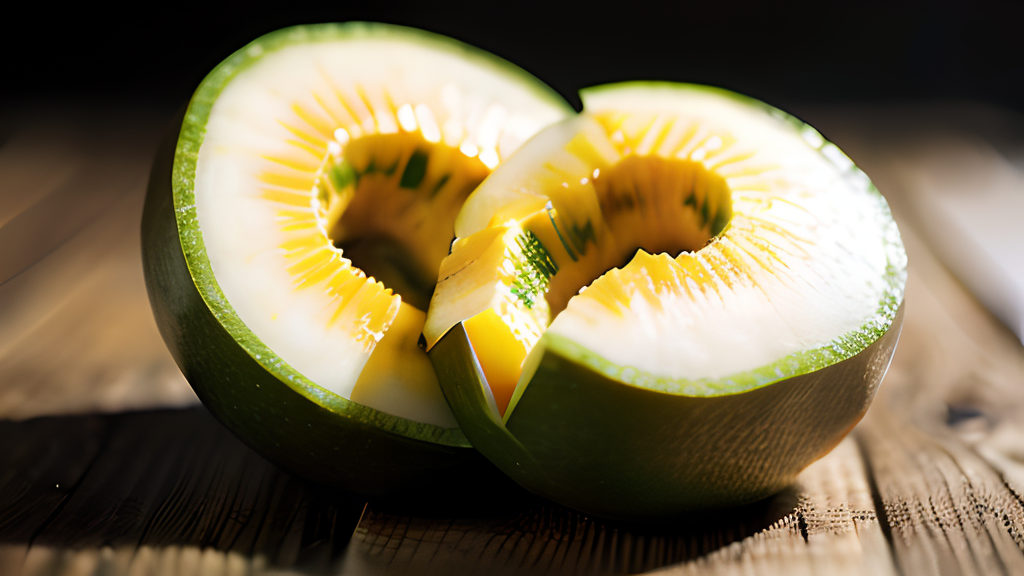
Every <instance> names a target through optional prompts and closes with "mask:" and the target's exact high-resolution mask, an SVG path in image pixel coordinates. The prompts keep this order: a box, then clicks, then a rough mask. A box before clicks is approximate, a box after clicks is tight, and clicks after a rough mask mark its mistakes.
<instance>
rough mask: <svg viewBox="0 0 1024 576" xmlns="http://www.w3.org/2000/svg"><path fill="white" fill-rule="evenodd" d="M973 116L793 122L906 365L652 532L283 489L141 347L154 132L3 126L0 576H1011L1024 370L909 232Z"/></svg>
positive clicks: (82, 125)
mask: <svg viewBox="0 0 1024 576" xmlns="http://www.w3.org/2000/svg"><path fill="white" fill-rule="evenodd" d="M971 110H973V109H971V108H963V107H959V108H958V107H955V106H953V107H948V108H947V109H940V112H943V114H940V115H934V114H933V115H932V116H928V114H927V113H923V112H922V113H920V114H918V115H917V116H914V113H913V111H912V110H909V109H907V108H906V107H904V108H903V109H899V108H897V109H893V110H889V111H884V110H883V111H878V110H863V109H861V110H846V111H842V110H837V109H830V110H815V111H810V112H808V113H807V116H808V118H809V119H810V120H811V121H812V122H815V123H816V124H818V125H819V126H821V127H822V128H823V129H824V131H825V133H826V135H827V136H829V137H830V138H832V139H833V140H835V141H837V143H838V144H839V145H840V146H841V147H843V148H844V149H846V150H847V151H848V152H849V153H850V155H851V156H852V157H853V158H854V159H855V160H856V161H857V162H858V163H859V164H860V165H862V166H863V167H864V168H865V169H866V170H867V171H868V173H869V174H870V175H871V176H872V178H873V179H874V180H875V181H876V183H877V184H878V185H879V187H880V188H881V189H882V190H883V191H885V193H886V194H887V196H888V197H889V198H890V201H891V204H892V205H893V208H894V211H895V212H896V215H897V217H898V219H899V220H900V223H901V229H902V230H903V231H904V237H905V240H906V242H907V247H908V252H909V256H910V262H911V275H910V281H909V284H908V294H907V317H906V323H905V327H904V332H903V336H902V339H901V342H900V346H899V348H898V350H897V353H896V357H895V359H894V361H893V364H892V366H891V369H890V372H889V374H888V376H887V377H886V380H885V382H884V383H883V385H882V389H881V391H880V393H879V396H878V398H877V399H876V401H875V403H874V405H873V406H872V408H871V410H870V411H869V412H868V415H867V417H866V418H865V420H864V421H863V422H862V423H861V424H860V425H859V426H858V427H857V428H856V430H855V431H854V433H853V434H852V435H851V436H850V437H849V438H847V439H846V440H844V441H843V442H842V443H841V444H840V445H839V447H837V448H836V450H834V451H833V452H832V453H830V454H829V455H828V456H826V457H825V458H823V459H822V460H820V461H819V462H817V463H815V464H814V465H812V466H811V467H810V468H808V469H807V470H806V471H805V472H804V473H803V474H802V475H801V476H800V478H799V481H798V483H797V484H796V485H795V486H793V487H792V488H791V489H790V490H788V491H786V492H784V493H782V494H780V495H778V496H776V497H774V498H771V499H769V500H767V501H765V502H761V503H758V504H755V505H752V506H749V507H746V508H743V509H739V510H729V511H723V512H720V513H716V514H709V515H703V516H696V517H689V518H679V519H675V520H673V521H672V522H669V523H667V524H664V525H627V524H621V523H616V522H609V521H605V520H601V519H596V518H590V517H586V516H582V515H580V514H577V513H575V512H572V511H571V510H567V509H565V508H563V507H560V506H558V505H555V504H552V503H550V502H546V501H544V500H542V499H539V498H536V497H534V496H532V495H530V494H527V493H525V492H523V491H522V490H520V489H518V488H517V487H515V486H514V485H512V484H510V483H509V482H507V481H505V480H503V479H502V478H501V477H500V476H497V475H495V476H494V477H493V480H492V481H491V482H488V483H485V484H486V485H480V486H460V487H458V490H456V491H455V492H454V493H452V494H436V495H425V494H420V495H415V496H412V497H409V498H406V499H404V500H402V499H396V500H391V501H385V500H374V501H370V502H367V501H366V500H364V499H363V498H361V497H360V496H358V495H355V494H347V493H341V492H338V491H332V490H326V489H323V488H320V487H316V486H312V485H309V484H307V483H304V482H302V481H299V480H296V479H293V478H291V477H290V476H289V475H287V474H286V473H284V472H282V471H280V470H278V469H277V468H275V467H274V466H272V465H270V464H269V463H267V462H266V461H265V460H263V459H262V458H261V457H259V456H258V455H256V454H255V453H253V452H252V451H250V450H249V449H248V448H246V447H244V446H243V445H242V444H241V443H240V442H238V441H237V440H236V439H235V438H234V437H233V436H231V435H230V433H228V432H226V431H225V430H224V429H223V428H222V427H221V426H220V425H219V424H218V423H217V422H215V421H214V420H213V419H212V417H211V416H210V415H209V414H208V413H207V412H206V411H205V409H203V408H202V407H201V406H198V405H196V404H195V398H194V396H193V395H192V394H191V391H190V390H189V388H188V385H187V384H186V383H185V382H184V381H183V380H182V379H181V376H180V375H179V374H178V372H177V370H176V368H175V367H174V365H173V362H171V360H170V358H169V357H168V355H167V353H166V352H165V351H164V348H163V344H162V342H161V341H160V339H159V336H158V334H157V332H156V329H155V326H154V325H153V321H152V318H151V315H150V313H149V309H148V302H147V300H146V296H145V290H144V287H143V284H142V278H141V270H140V266H139V250H138V230H137V227H138V218H139V213H140V211H141V197H142V191H143V188H144V184H145V180H146V176H147V171H148V164H149V160H150V156H151V154H152V153H153V151H154V149H155V144H156V139H157V137H158V136H159V133H160V130H161V122H162V121H163V116H161V115H159V114H153V113H136V114H135V115H127V114H125V113H124V112H121V111H119V112H116V113H114V112H111V113H109V114H107V116H105V117H104V116H103V115H100V114H95V115H92V117H91V118H90V119H89V120H88V121H83V120H82V115H81V114H78V115H74V114H73V115H71V117H70V120H64V121H60V122H56V121H50V122H42V121H30V120H26V121H23V122H20V123H0V127H2V128H4V130H6V132H5V133H2V134H0V419H3V420H2V421H0V575H7V574H62V575H63V574H68V575H71V574H75V575H78V574H82V575H85V574H153V575H157V574H161V575H162V574H183V575H190V574H267V573H272V574H290V573H300V574H333V573H346V574H347V573H352V574H389V573H408V574H423V573H428V574H477V573H480V574H518V573H523V574H621V573H638V572H647V571H654V572H657V573H663V574H690V573H702V574H703V573H722V574H755V573H756V574H775V573H779V574H1024V552H1022V551H1024V349H1022V347H1021V344H1020V342H1019V341H1018V340H1017V339H1016V338H1015V337H1014V336H1013V335H1012V334H1010V333H1009V331H1008V330H1006V329H1005V328H1004V327H1003V326H1002V325H1000V324H999V323H998V322H996V321H995V320H994V319H993V317H992V316H991V315H990V314H989V313H988V312H987V311H986V310H985V309H984V308H982V307H981V306H980V305H979V304H978V303H977V301H976V300H975V299H974V298H973V297H972V296H971V295H970V294H969V293H968V292H967V291H966V290H965V289H964V288H963V287H962V285H961V284H960V283H959V282H958V281H957V280H956V279H955V278H953V277H952V276H951V275H950V274H949V273H948V272H947V271H946V269H945V268H944V267H943V265H942V264H941V262H940V260H939V259H938V258H936V255H935V254H934V253H933V252H932V250H931V249H930V247H929V244H928V243H926V242H925V241H923V240H922V238H921V236H919V235H918V234H917V233H915V231H914V219H915V217H916V216H915V212H914V206H915V202H920V201H921V194H926V193H927V191H926V190H925V191H921V190H915V189H913V185H912V184H913V182H912V180H910V179H908V174H910V173H911V172H910V171H911V170H912V169H913V167H914V164H913V162H914V158H915V153H918V152H920V150H921V149H922V148H921V146H922V140H921V136H920V134H922V132H921V130H920V129H919V128H918V127H917V125H915V124H914V122H915V121H916V122H918V123H922V122H924V123H926V124H927V125H928V126H929V127H931V128H934V129H936V130H940V131H941V130H945V132H944V134H946V136H948V137H950V138H954V139H957V138H959V140H958V141H959V142H961V143H962V142H964V141H965V140H964V138H968V137H970V138H981V137H984V136H986V134H980V135H979V134H968V132H969V130H971V129H973V128H972V127H976V126H977V125H978V122H976V121H974V122H972V121H971V119H970V114H969V112H970V111H971ZM937 117H938V118H947V119H949V118H952V119H959V120H960V121H962V124H963V125H956V124H955V123H953V122H949V123H948V125H943V124H941V122H938V123H937V122H936V120H935V118H937ZM964 118H966V120H964ZM964 126H966V128H965V127H964ZM901 130H902V131H901ZM915 135H917V136H916V137H915ZM897 136H898V137H897ZM1010 136H1014V135H1012V134H1011V135H1010ZM1016 136H1017V137H1024V135H1022V134H1016ZM1004 137H1006V136H1005V135H1004ZM970 138H968V140H970ZM971 141H973V140H971ZM1017 142H1018V143H1019V141H1017ZM996 145H997V146H1005V145H1006V141H1002V142H996ZM453 483H454V481H453Z"/></svg>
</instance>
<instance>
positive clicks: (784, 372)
mask: <svg viewBox="0 0 1024 576" xmlns="http://www.w3.org/2000/svg"><path fill="white" fill-rule="evenodd" d="M635 88H644V89H652V90H657V91H671V92H701V93H708V94H714V95H716V96H720V97H724V98H727V99H729V100H732V101H734V102H736V103H738V104H740V105H742V106H745V107H748V108H753V109H755V110H758V111H761V112H764V113H767V114H769V115H770V116H771V117H773V118H776V119H777V120H779V121H780V122H782V123H783V124H785V125H787V126H789V127H790V128H791V129H792V130H793V131H794V134H795V137H797V138H798V139H800V140H801V141H803V142H805V143H807V145H808V146H811V145H810V143H809V142H808V140H809V138H807V137H806V134H805V133H807V132H813V134H814V135H815V136H816V138H812V139H816V140H817V141H820V142H821V144H820V145H819V146H817V150H818V152H819V154H821V155H822V156H823V157H824V158H825V159H826V160H827V161H828V162H830V163H832V164H833V165H835V166H836V169H837V170H841V171H842V172H841V175H842V177H843V178H844V179H846V180H847V182H849V183H850V184H851V186H853V187H855V188H858V189H860V190H861V191H863V192H864V193H865V194H866V195H868V197H870V198H871V199H872V200H873V201H874V202H875V203H876V206H875V208H876V209H877V211H878V214H879V215H880V216H881V218H882V219H883V220H884V222H885V227H884V230H883V242H884V245H885V252H886V260H887V261H886V270H885V284H886V287H885V291H884V293H883V296H882V298H881V300H880V301H879V304H878V308H877V310H876V311H875V313H874V314H873V315H872V316H871V317H870V318H868V319H866V320H865V321H864V323H863V324H861V326H859V327H858V328H856V329H854V330H851V331H849V332H847V333H845V334H841V335H839V336H838V337H836V338H835V339H833V340H832V341H831V342H828V343H826V344H823V345H821V346H818V347H816V348H813V349H811V350H805V351H802V352H797V353H795V354H790V355H788V356H786V357H785V358H782V359H780V360H778V361H776V362H773V363H771V364H768V365H766V366H761V367H759V368H755V369H752V370H746V371H744V372H742V373H738V374H733V375H730V376H726V377H723V378H702V379H696V380H691V379H682V378H666V377H664V376H661V375H657V374H651V373H649V372H647V371H643V370H640V369H637V368H635V367H632V366H619V365H617V364H615V363H613V362H610V361H608V360H606V359H605V358H604V357H602V356H601V355H600V354H598V353H596V352H594V351H592V350H590V349H588V348H586V347H584V346H581V345H579V344H577V343H576V342H574V341H572V340H570V339H568V338H565V337H561V336H557V335H554V334H546V335H545V336H544V339H545V341H546V342H545V344H546V346H547V347H548V348H549V349H551V350H557V351H558V352H559V353H560V354H562V355H563V356H565V357H566V358H572V359H575V360H576V361H578V362H580V363H582V364H585V365H587V366H590V367H591V368H592V369H593V370H594V371H596V372H598V373H600V374H604V375H607V376H609V377H612V378H615V379H617V380H618V381H620V382H623V383H625V384H629V385H633V386H638V387H641V388H648V389H651V390H659V391H662V392H668V393H671V394H680V395H685V396H696V397H706V396H721V395H728V394H739V393H743V392H746V391H749V390H753V389H756V388H761V387H763V386H767V385H769V384H772V383H773V382H777V381H779V380H784V379H786V378H792V377H794V376H799V375H801V374H807V373H810V372H813V371H815V370H820V369H822V368H825V367H827V366H830V365H832V364H835V363H836V362H839V361H842V360H846V359H848V358H852V357H853V356H855V355H856V354H858V353H860V352H861V351H862V350H864V349H865V348H867V347H868V346H869V345H871V343H873V342H875V341H876V340H877V339H878V338H880V337H881V336H882V335H883V334H884V333H885V332H886V331H887V330H888V329H889V328H890V326H891V325H892V323H893V320H894V319H895V317H896V313H897V311H898V309H899V307H900V303H901V302H903V292H904V287H905V286H906V282H907V255H906V251H905V249H904V247H903V241H902V239H901V237H900V233H899V229H898V228H897V226H896V222H895V221H894V220H893V218H892V212H891V211H890V209H889V204H888V203H887V202H886V201H885V198H884V197H883V196H882V194H881V193H880V192H879V191H878V189H877V188H875V186H874V185H873V184H872V183H871V181H870V180H869V179H868V177H867V175H865V174H864V173H863V172H862V171H861V170H860V169H859V168H857V166H856V165H854V163H853V161H852V160H850V159H849V157H847V156H846V155H845V154H844V153H843V152H842V151H841V150H839V148H838V147H837V146H835V145H834V144H832V143H831V142H829V141H828V140H826V139H825V138H824V137H823V136H821V134H820V133H819V132H818V131H816V130H814V128H812V127H811V126H809V125H807V124H806V123H804V122H803V121H801V120H800V119H799V118H796V117H795V116H792V115H790V114H787V113H785V112H783V111H781V110H779V109H778V108H775V107H773V106H770V105H768V104H765V103H764V102H761V101H759V100H756V99H754V98H750V97H748V96H744V95H742V94H737V93H735V92H732V91H729V90H725V89H722V88H716V87H713V86H703V85H699V84H680V83H673V82H644V81H641V82H623V83H618V84H609V85H602V86H595V87H591V88H585V89H583V90H581V91H580V99H581V100H583V104H584V111H586V103H587V100H588V99H589V98H590V96H591V95H595V94H603V93H614V92H618V91H625V90H631V89H635ZM826 150H827V151H828V154H826V153H825V151H826ZM830 156H831V157H830ZM837 156H838V157H841V158H843V159H845V161H843V162H841V163H837V162H836V157H837ZM726 229H728V226H727V227H726ZM723 232H724V231H723Z"/></svg>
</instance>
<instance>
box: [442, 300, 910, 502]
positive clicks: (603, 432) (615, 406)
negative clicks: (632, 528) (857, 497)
mask: <svg viewBox="0 0 1024 576" xmlns="http://www.w3.org/2000/svg"><path fill="white" fill-rule="evenodd" d="M903 310H904V306H903V304H902V303H900V305H899V307H898V311H897V313H896V315H895V317H894V318H893V322H892V324H891V325H890V326H889V327H888V329H887V330H885V331H884V332H883V333H882V334H881V335H880V336H879V337H878V338H877V339H876V340H875V341H873V342H872V343H871V344H869V345H868V346H867V347H866V348H864V349H863V350H861V351H860V352H859V353H857V354H855V355H853V356H852V357H850V358H847V359H845V360H842V361H840V362H837V363H835V364H832V365H830V366H828V367H825V368H822V369H820V370H815V371H813V372H809V373H806V374H801V375H798V376H794V377H792V378H787V379H785V380H781V381H778V382H775V383H773V384H771V385H766V386H763V387H760V388H757V389H753V390H749V391H746V392H744V393H742V394H733V395H726V396H710V397H695V396H685V395H680V394H670V393H667V392H663V391H658V390H650V389H645V388H638V387H635V386H626V385H623V383H622V382H619V381H617V380H613V379H611V378H608V377H607V376H605V375H603V374H601V373H599V372H596V371H594V370H593V369H591V368H590V367H589V366H586V365H584V364H581V363H579V362H578V361H576V360H575V359H573V358H568V357H565V356H563V355H562V354H560V353H559V352H558V351H557V350H553V349H550V348H548V349H545V350H543V358H541V359H540V360H539V361H538V370H537V372H536V373H535V378H534V381H533V382H531V386H530V387H528V388H526V390H524V391H523V395H522V397H521V398H520V399H519V403H518V405H517V407H516V410H515V411H514V412H512V413H511V415H510V417H509V419H508V421H507V423H506V424H505V425H502V424H501V421H500V419H499V418H498V417H497V415H496V414H493V412H492V411H491V410H490V409H489V407H488V406H487V405H486V402H485V400H484V398H483V393H482V390H483V387H484V386H486V385H487V383H486V380H485V379H484V376H483V371H482V370H481V369H480V367H479V364H478V363H477V362H476V359H475V356H474V355H473V353H472V345H471V344H470V343H469V340H468V337H467V335H466V332H465V329H464V328H463V327H462V324H461V323H460V324H458V325H457V326H456V327H454V328H453V329H452V330H450V331H449V332H448V333H447V334H445V336H444V337H442V339H441V340H440V341H439V342H438V344H437V345H436V346H435V347H434V349H433V350H432V351H431V352H430V353H429V355H430V359H431V361H432V362H433V363H434V366H435V367H436V368H437V370H438V375H439V377H440V380H441V385H442V388H443V389H444V392H445V396H446V397H447V398H448V399H449V402H450V403H451V404H452V407H453V410H454V411H455V414H456V417H457V418H458V419H459V423H460V425H461V426H462V428H463V430H464V431H465V432H466V435H467V436H468V437H469V438H470V440H471V441H472V442H473V443H474V446H476V447H477V448H478V449H479V450H480V451H481V453H483V455H484V456H486V457H487V458H488V459H489V460H491V461H492V462H493V463H494V464H495V465H497V466H498V467H499V468H500V469H501V470H502V471H503V472H505V473H506V474H508V475H509V476H511V477H512V478H513V479H514V480H515V481H516V482H518V483H519V484H520V485H522V486H523V487H524V488H526V489H528V490H530V491H531V492H534V493H536V494H538V495H541V496H543V497H546V498H550V499H552V500H555V501H557V502H559V503H561V504H564V505H566V506H569V507H572V508H575V509H577V510H580V511H582V512H585V513H590V514H594V515H597V516H603V517H608V518H617V519H623V520H631V521H635V520H639V521H649V520H652V519H658V518H667V517H671V516H676V515H679V514H684V513H686V512H690V511H694V510H707V509H713V508H721V507H727V506H740V505H744V504H749V503H751V502H755V501H757V500H760V499H763V498H766V497H768V496H771V495H772V494H775V493H777V492H779V491H780V490H782V489H784V488H785V487H786V486H788V485H790V484H791V483H792V482H793V481H794V480H795V478H796V476H797V475H798V474H799V473H800V471H801V470H803V469H804V468H805V467H807V466H808V465H809V464H811V463H812V462H813V461H815V460H817V459H819V458H821V457H822V456H824V455H825V454H827V453H828V452H829V451H831V449H832V448H834V447H835V446H836V445H837V444H838V443H839V442H840V441H841V440H842V439H843V438H844V437H845V436H846V435H847V434H848V433H849V432H850V431H851V430H852V429H853V427H854V426H855V425H856V424H857V422H859V421H860V420H861V418H863V416H864V414H865V413H866V411H867V408H868V406H869V405H870V402H871V400H872V398H873V397H874V395H875V393H876V392H877V389H878V386H879V385H880V383H881V380H882V378H883V377H884V375H885V373H886V371H887V370H888V366H889V362H890V361H891V359H892V356H893V353H894V352H895V348H896V344H897V342H898V340H899V336H900V332H901V330H902V325H903V317H904V312H903ZM652 435H654V436H653V437H652ZM647 447H650V448H647ZM570 454H571V455H572V456H571V458H568V459H567V458H566V455H570Z"/></svg>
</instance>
